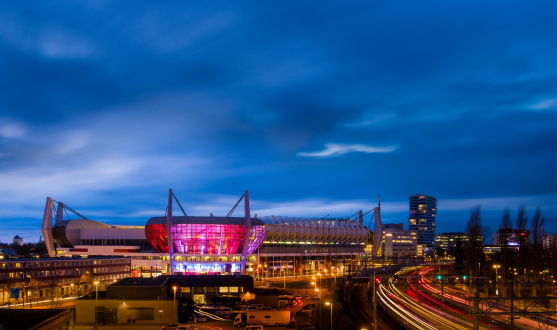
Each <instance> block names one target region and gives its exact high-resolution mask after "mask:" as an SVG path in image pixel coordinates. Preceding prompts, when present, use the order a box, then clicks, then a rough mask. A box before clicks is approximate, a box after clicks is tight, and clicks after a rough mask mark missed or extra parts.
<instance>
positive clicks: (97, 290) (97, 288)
mask: <svg viewBox="0 0 557 330" xmlns="http://www.w3.org/2000/svg"><path fill="white" fill-rule="evenodd" d="M98 301H99V281H95V329H96V328H97V303H98Z"/></svg>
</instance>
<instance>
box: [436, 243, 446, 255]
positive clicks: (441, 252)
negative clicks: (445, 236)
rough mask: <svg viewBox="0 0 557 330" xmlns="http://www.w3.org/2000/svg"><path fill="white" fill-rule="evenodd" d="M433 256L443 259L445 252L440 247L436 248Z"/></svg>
mask: <svg viewBox="0 0 557 330" xmlns="http://www.w3.org/2000/svg"><path fill="white" fill-rule="evenodd" d="M435 254H436V255H437V257H438V258H443V257H444V256H445V250H444V249H443V248H442V247H440V246H438V247H437V249H436V251H435Z"/></svg>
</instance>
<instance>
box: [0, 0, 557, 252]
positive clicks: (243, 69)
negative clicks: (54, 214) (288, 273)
mask: <svg viewBox="0 0 557 330" xmlns="http://www.w3.org/2000/svg"><path fill="white" fill-rule="evenodd" d="M556 13H557V2H556V1H522V2H521V1H492V2H485V1H470V0H467V1H428V2H416V1H407V2H390V1H362V2H351V3H350V2H349V3H347V2H336V3H334V2H321V1H320V2H298V1H293V2H288V1H279V2H268V1H253V2H231V1H224V2H183V1H180V2H170V1H167V2H162V3H158V2H141V1H114V2H105V1H87V2H76V1H49V2H37V1H15V2H3V3H1V4H0V72H1V74H0V225H1V226H0V241H3V242H11V239H12V238H13V236H14V235H16V234H17V235H21V236H23V237H24V239H25V242H36V241H37V240H38V239H39V236H40V235H41V233H40V224H41V220H42V216H43V210H44V206H45V202H46V198H47V197H52V198H54V199H55V200H58V201H62V202H64V203H65V204H67V205H69V206H70V207H72V208H73V209H75V210H77V211H78V212H80V213H81V214H83V215H84V216H86V217H87V218H89V219H93V220H99V221H102V222H105V223H108V224H136V225H144V224H145V222H146V221H147V220H148V219H149V218H150V217H152V216H163V215H164V213H165V209H166V203H167V198H168V188H172V189H173V190H174V192H175V194H176V196H177V197H178V198H179V200H180V202H181V204H182V206H183V207H184V209H185V210H186V212H188V214H191V215H198V216H208V215H209V214H210V213H213V214H215V215H226V214H227V213H228V211H229V210H230V209H231V208H232V207H233V206H234V204H235V203H236V201H237V200H238V199H239V198H240V196H241V195H242V194H243V192H244V190H246V189H249V191H250V197H251V206H252V215H253V213H257V215H258V216H265V215H277V216H278V215H281V216H294V217H299V216H307V217H322V216H325V215H327V214H330V216H336V217H339V216H350V215H352V214H353V213H354V212H356V211H357V210H359V209H361V210H363V211H364V212H366V211H368V210H370V209H372V208H373V207H374V206H376V204H377V196H378V195H379V194H381V206H382V217H383V222H397V223H398V222H402V223H404V226H405V228H407V225H408V222H407V221H408V198H409V196H410V195H412V194H416V193H421V192H423V193H425V194H428V195H432V196H435V197H436V198H437V199H438V210H439V213H438V218H437V232H443V231H463V230H464V228H465V224H466V222H467V220H468V218H469V214H470V209H471V208H472V207H474V206H475V205H477V204H479V205H481V207H482V222H483V224H484V225H485V226H489V227H491V228H492V229H496V228H497V227H498V225H499V223H500V221H501V216H502V214H503V210H504V209H505V208H507V207H508V208H510V209H511V212H512V217H513V222H514V219H515V217H516V213H517V209H518V207H519V205H521V204H524V205H525V206H526V211H527V216H528V217H529V218H531V216H532V215H533V213H534V210H535V208H536V207H538V206H539V207H541V209H542V214H543V215H544V216H545V218H546V221H547V229H548V231H549V232H557V175H556V170H557V19H556V18H555V14H556ZM176 211H179V209H178V208H176V209H175V212H174V213H175V214H176V215H178V213H177V212H176ZM235 215H238V216H241V215H243V209H242V208H240V207H239V208H238V210H237V211H236V213H235ZM370 215H371V213H370V214H368V215H367V216H366V217H365V222H366V225H367V224H368V223H369V220H370Z"/></svg>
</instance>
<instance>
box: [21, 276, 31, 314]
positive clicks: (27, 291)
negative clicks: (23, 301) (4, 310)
mask: <svg viewBox="0 0 557 330" xmlns="http://www.w3.org/2000/svg"><path fill="white" fill-rule="evenodd" d="M27 277H29V286H30V287H31V298H29V309H33V304H32V302H33V286H32V285H31V275H27ZM27 292H29V288H28V289H27ZM23 308H25V306H23Z"/></svg>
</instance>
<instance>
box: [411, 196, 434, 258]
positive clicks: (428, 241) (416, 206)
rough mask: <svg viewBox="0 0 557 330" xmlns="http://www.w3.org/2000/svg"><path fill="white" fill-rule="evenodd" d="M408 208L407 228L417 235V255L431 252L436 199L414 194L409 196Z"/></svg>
mask: <svg viewBox="0 0 557 330" xmlns="http://www.w3.org/2000/svg"><path fill="white" fill-rule="evenodd" d="M409 206H410V214H409V217H408V228H409V229H410V230H415V231H416V232H417V234H418V255H424V254H426V253H427V252H433V251H432V250H433V247H434V244H433V243H434V241H435V228H436V226H435V217H436V215H437V199H436V198H435V197H433V196H428V195H424V194H416V195H412V196H410V205H409ZM428 250H431V251H428Z"/></svg>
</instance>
